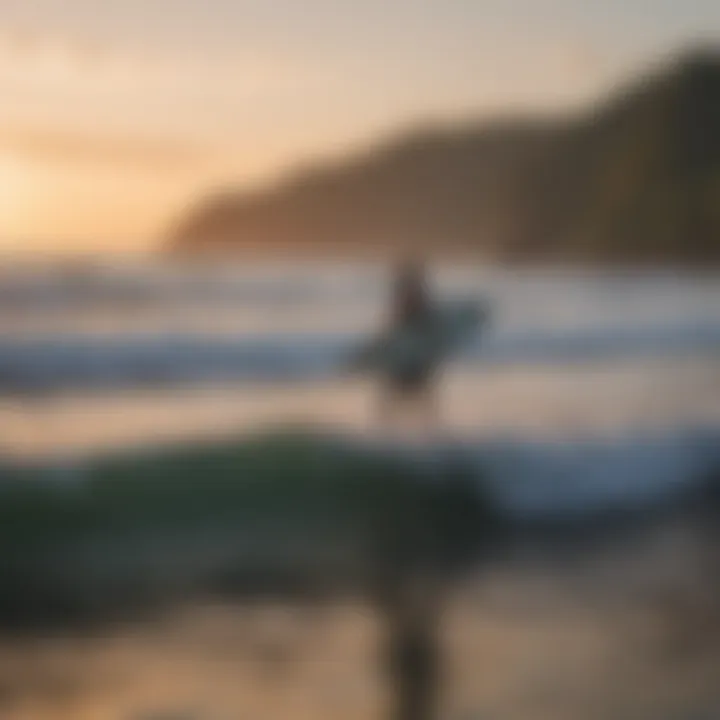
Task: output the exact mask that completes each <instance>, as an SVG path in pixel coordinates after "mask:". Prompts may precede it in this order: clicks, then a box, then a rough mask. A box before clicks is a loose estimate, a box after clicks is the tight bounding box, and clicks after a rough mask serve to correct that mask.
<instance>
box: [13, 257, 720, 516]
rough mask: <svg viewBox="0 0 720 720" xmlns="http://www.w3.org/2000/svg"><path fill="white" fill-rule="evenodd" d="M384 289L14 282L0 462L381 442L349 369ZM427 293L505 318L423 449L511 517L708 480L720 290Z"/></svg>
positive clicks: (155, 275) (309, 283) (472, 360)
mask: <svg viewBox="0 0 720 720" xmlns="http://www.w3.org/2000/svg"><path fill="white" fill-rule="evenodd" d="M388 280H389V277H388V273H387V269H386V268H383V267H380V266H374V265H370V264H368V265H347V264H324V265H323V264H318V263H314V264H313V263H308V264H305V265H299V266H287V267H286V266H281V265H260V264H254V265H251V266H230V267H227V266H226V267H219V266H212V265H205V266H190V267H188V266H177V265H176V266H171V265H163V264H135V265H132V264H126V265H119V264H115V265H111V264H108V265H106V266H97V267H94V268H92V269H90V270H88V269H83V270H82V272H81V271H78V270H75V271H73V272H67V271H65V272H62V273H61V272H59V271H58V270H57V269H53V268H38V267H34V268H33V267H31V268H25V269H17V270H16V271H15V272H12V273H10V272H7V273H6V274H5V276H4V277H3V279H2V281H1V282H0V425H2V430H3V432H2V433H0V437H1V438H2V439H1V440H0V442H2V443H3V446H2V450H3V451H4V453H5V454H6V455H10V456H16V455H19V456H24V457H36V458H37V457H46V456H47V457H49V458H57V459H58V461H59V460H60V459H64V460H67V458H72V459H73V462H75V461H77V458H78V457H82V455H83V454H84V453H88V452H91V451H93V450H95V449H97V448H101V447H133V446H136V445H143V444H148V443H160V444H162V443H173V442H179V441H185V440H186V439H188V438H198V437H208V436H214V435H220V434H237V433H241V432H243V431H246V430H249V429H256V428H257V427H259V426H272V425H274V424H286V423H288V422H291V423H302V424H313V425H315V426H318V427H319V428H320V429H321V431H323V429H324V428H327V429H331V430H332V431H333V432H338V431H340V432H344V433H346V434H350V435H351V436H354V435H356V434H361V435H362V436H363V441H366V440H368V439H370V441H372V442H381V441H382V440H381V439H380V437H379V436H381V435H382V433H381V432H378V429H377V428H376V427H375V425H374V422H373V406H372V403H373V402H374V396H373V388H372V385H371V384H370V383H368V382H363V381H360V382H357V381H350V380H348V379H346V378H344V377H343V376H342V374H341V373H340V372H339V370H338V368H339V360H340V359H341V358H342V357H343V355H344V353H345V352H347V350H348V349H349V348H351V347H352V346H353V344H354V343H356V342H358V341H359V340H361V339H362V338H364V337H367V335H368V334H369V333H371V332H373V331H374V329H375V328H377V327H378V325H379V323H380V322H382V318H383V312H384V307H385V303H386V301H387V287H388ZM433 284H434V287H435V288H436V292H437V293H438V295H441V296H443V297H470V296H478V297H482V298H486V299H487V300H489V301H490V302H491V304H492V308H493V319H492V323H491V326H490V327H489V328H488V329H487V331H486V332H484V333H483V335H482V336H479V337H478V338H476V339H475V340H474V341H473V342H472V343H470V345H469V346H468V347H467V348H466V350H465V352H464V353H463V354H462V356H461V357H459V358H457V360H456V362H454V363H453V364H452V366H451V367H450V368H448V372H447V374H446V378H445V387H444V408H443V418H444V419H443V425H442V427H441V428H439V429H437V430H436V433H435V435H434V436H433V437H432V438H431V439H430V441H429V442H430V446H431V447H432V448H433V451H434V452H452V453H454V454H458V453H463V454H464V456H465V457H476V458H477V462H478V463H480V462H482V463H484V464H485V465H487V464H488V463H489V465H490V466H491V467H492V468H493V475H494V477H495V478H496V482H497V485H498V487H500V488H502V492H503V494H504V496H505V497H507V498H508V502H510V503H511V504H514V505H515V506H518V507H524V508H530V507H532V508H542V509H543V511H548V512H551V511H553V509H554V508H556V507H560V506H561V505H568V506H575V507H577V506H592V505H593V504H595V503H620V504H622V503H625V502H635V501H637V498H638V497H641V498H650V497H652V496H653V495H654V494H656V493H661V492H667V491H668V489H672V488H676V487H682V486H683V485H684V483H686V482H689V481H691V479H695V478H698V477H701V476H703V474H706V473H707V472H709V469H711V468H713V467H716V466H717V463H718V457H717V456H718V452H717V447H718V445H720V443H718V442H717V440H718V437H719V433H720V282H719V281H718V278H717V277H714V276H682V275H676V274H671V273H667V272H664V273H663V272H643V273H640V272H635V273H629V272H623V273H621V272H609V271H603V272H600V271H597V272H592V271H564V270H560V269H557V270H542V271H540V270H536V271H501V270H487V269H474V268H458V267H443V268H438V269H437V270H436V272H435V274H434V277H433ZM425 440H427V438H426V439H425ZM391 442H393V443H399V444H402V443H403V442H405V441H404V440H403V441H396V440H394V439H393V440H392V441H391ZM415 444H416V445H417V443H415ZM411 445H412V443H411ZM415 451H417V448H416V449H415V450H413V452H415Z"/></svg>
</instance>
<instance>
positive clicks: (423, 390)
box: [380, 260, 437, 421]
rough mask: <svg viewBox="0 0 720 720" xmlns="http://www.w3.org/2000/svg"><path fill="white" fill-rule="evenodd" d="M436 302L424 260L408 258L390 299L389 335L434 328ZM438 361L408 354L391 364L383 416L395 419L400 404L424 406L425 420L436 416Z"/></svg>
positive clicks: (383, 396) (383, 392)
mask: <svg viewBox="0 0 720 720" xmlns="http://www.w3.org/2000/svg"><path fill="white" fill-rule="evenodd" d="M433 310H434V302H433V299H432V297H431V294H430V290H429V287H428V279H427V271H426V269H425V266H424V264H423V263H422V262H420V261H418V260H406V261H405V262H403V263H401V264H400V265H399V266H398V268H397V269H396V271H395V278H394V287H393V290H392V299H391V317H390V328H389V331H390V334H391V335H393V336H400V335H403V334H408V335H415V334H417V335H420V336H422V335H423V334H425V333H427V332H429V331H430V329H431V324H432V322H433ZM436 370H437V367H436V363H434V362H432V360H431V358H430V357H429V356H427V354H425V353H408V357H407V359H406V360H405V361H404V362H402V363H397V364H395V365H393V366H390V367H389V368H388V369H387V371H386V373H385V377H384V378H383V380H384V382H383V387H381V403H380V419H381V421H386V420H390V419H392V415H394V413H395V412H396V411H397V410H398V407H399V404H400V403H405V404H411V403H414V404H415V406H416V407H417V408H418V409H421V407H422V406H424V410H425V413H426V415H425V417H426V419H430V418H434V416H435V414H436V410H437V408H436V403H435V394H434V382H433V379H434V375H435V372H436Z"/></svg>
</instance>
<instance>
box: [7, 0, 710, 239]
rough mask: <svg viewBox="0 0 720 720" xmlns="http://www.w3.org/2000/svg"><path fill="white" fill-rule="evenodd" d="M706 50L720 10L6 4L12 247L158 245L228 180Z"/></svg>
mask: <svg viewBox="0 0 720 720" xmlns="http://www.w3.org/2000/svg"><path fill="white" fill-rule="evenodd" d="M699 41H703V42H706V43H707V42H715V41H719V42H720V0H683V1H680V0H604V2H602V3H601V2H597V3H593V2H588V1H587V0H514V2H513V1H511V0H302V1H301V0H117V1H116V2H110V0H0V98H2V103H1V104H0V250H2V249H14V248H24V249H28V248H33V249H42V248H47V249H56V248H81V247H85V248H94V249H116V248H118V247H123V248H126V247H127V248H129V247H141V246H143V245H144V244H147V242H148V241H149V239H150V238H152V237H153V236H156V235H157V233H158V232H159V231H160V230H161V229H162V228H163V227H164V226H165V225H166V224H167V223H168V221H169V220H171V219H172V218H173V217H174V216H176V215H177V214H178V213H179V212H180V211H181V210H182V208H183V207H184V206H185V205H186V203H187V202H192V201H194V200H196V199H198V198H199V197H200V196H201V194H202V193H203V192H205V191H207V190H208V189H210V188H212V187H214V186H217V185H224V184H227V183H235V184H238V185H244V184H247V185H251V184H253V183H257V182H262V181H266V180H267V179H269V178H272V177H273V176H275V175H276V174H277V173H279V172H282V171H283V170H286V169H288V168H292V167H293V166H295V165H297V164H298V163H303V162H304V161H305V160H306V159H307V158H312V157H314V156H316V155H318V154H321V155H326V154H329V155H332V154H336V153H339V152H343V151H345V150H348V149H353V148H355V147H357V146H358V145H362V144H365V143H369V142H371V141H372V140H373V139H374V138H377V137H378V136H380V135H382V134H385V133H389V132H394V131H396V130H398V129H401V128H403V127H405V126H407V125H412V124H413V123H415V122H422V121H426V120H431V119H433V118H454V117H467V116H483V115H492V114H495V113H498V112H512V111H517V110H523V111H527V110H529V111H538V110H541V111H546V110H556V109H561V108H565V107H567V106H572V105H574V104H577V103H581V102H583V101H586V100H588V99H589V98H592V97H595V96H597V95H598V94H599V93H602V92H604V91H606V90H607V89H608V88H609V87H610V86H612V85H613V83H615V82H617V81H618V80H619V79H622V78H625V77H628V76H630V75H631V74H632V73H633V72H638V71H639V70H640V69H641V68H642V67H643V66H644V65H646V64H647V63H648V62H650V61H654V60H655V59H656V58H657V57H662V56H663V55H667V54H668V53H671V52H674V51H676V50H678V49H680V48H682V47H683V46H685V45H687V44H689V43H690V42H699Z"/></svg>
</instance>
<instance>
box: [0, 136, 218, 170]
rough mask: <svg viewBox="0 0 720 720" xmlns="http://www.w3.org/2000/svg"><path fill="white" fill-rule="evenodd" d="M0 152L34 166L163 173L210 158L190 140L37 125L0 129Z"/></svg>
mask: <svg viewBox="0 0 720 720" xmlns="http://www.w3.org/2000/svg"><path fill="white" fill-rule="evenodd" d="M0 151H5V152H8V153H10V154H11V155H13V156H16V157H21V158H24V159H26V160H33V161H38V162H61V163H75V164H86V165H87V164H103V165H115V166H116V167H123V168H125V169H138V170H143V169H146V170H154V171H166V172H174V171H177V170H185V169H193V168H200V167H202V166H203V165H205V164H206V163H209V162H210V161H211V159H212V158H213V157H214V150H213V148H210V147H208V146H206V145H202V144H199V143H193V142H192V141H190V140H181V139H175V138H170V137H156V136H151V135H143V134H139V133H132V134H131V133H121V132H112V131H109V130H108V131H104V132H98V131H93V132H89V131H83V130H81V129H78V128H66V127H47V126H37V125H6V126H2V125H0Z"/></svg>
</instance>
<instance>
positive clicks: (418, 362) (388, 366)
mask: <svg viewBox="0 0 720 720" xmlns="http://www.w3.org/2000/svg"><path fill="white" fill-rule="evenodd" d="M487 316H488V310H487V307H486V306H485V305H484V304H481V303H478V302H477V301H476V300H470V301H468V300H465V301H461V302H460V303H454V304H447V303H446V304H442V303H440V302H439V301H437V300H436V299H435V298H434V297H433V296H432V293H431V292H430V289H429V287H428V279H427V271H426V267H425V264H424V263H422V262H421V261H419V260H416V259H408V260H405V261H404V262H402V263H400V264H399V265H398V266H397V268H396V269H395V272H394V280H393V288H392V295H391V302H390V318H389V323H388V325H387V326H386V328H385V329H384V330H383V331H382V332H381V333H379V335H377V336H376V337H374V338H372V339H371V340H370V342H368V343H365V344H364V345H363V346H362V347H361V348H360V349H359V350H358V351H356V352H354V353H353V356H352V359H351V363H350V365H351V368H352V369H353V370H356V371H357V370H365V371H368V370H369V371H372V372H374V373H376V374H377V375H378V376H379V379H380V381H381V387H380V403H379V406H378V419H379V420H380V422H381V423H383V424H386V423H388V422H390V421H394V420H395V419H396V417H397V414H398V412H399V411H400V410H401V409H402V410H409V409H414V410H416V414H415V417H416V418H419V419H421V420H422V421H423V422H424V423H430V422H435V421H436V420H437V417H438V405H437V392H436V386H437V383H436V379H437V375H438V373H439V371H440V369H441V368H442V365H443V364H444V362H445V361H446V360H447V359H449V357H450V356H451V355H452V354H453V353H454V352H456V351H457V350H458V349H459V346H460V345H461V344H463V343H464V342H466V341H467V340H468V338H469V337H471V336H472V335H473V334H474V331H475V330H476V329H477V327H478V326H479V325H480V324H481V323H482V322H484V321H485V320H486V319H487Z"/></svg>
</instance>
